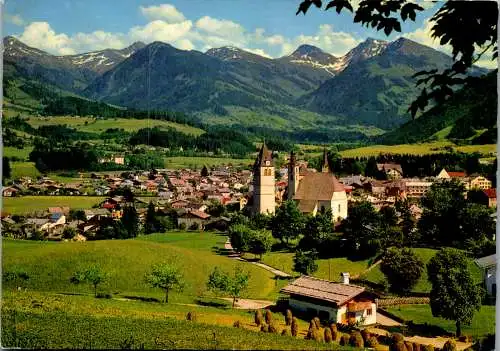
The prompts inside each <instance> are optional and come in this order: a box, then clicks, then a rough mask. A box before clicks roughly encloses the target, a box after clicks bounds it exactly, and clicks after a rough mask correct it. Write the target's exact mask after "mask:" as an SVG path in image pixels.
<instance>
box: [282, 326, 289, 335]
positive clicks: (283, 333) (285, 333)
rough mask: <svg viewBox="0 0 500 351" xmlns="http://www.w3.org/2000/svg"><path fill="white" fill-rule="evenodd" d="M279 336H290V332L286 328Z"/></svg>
mask: <svg viewBox="0 0 500 351" xmlns="http://www.w3.org/2000/svg"><path fill="white" fill-rule="evenodd" d="M281 335H283V336H290V335H291V334H290V330H289V329H288V328H285V329H283V331H282V332H281Z"/></svg>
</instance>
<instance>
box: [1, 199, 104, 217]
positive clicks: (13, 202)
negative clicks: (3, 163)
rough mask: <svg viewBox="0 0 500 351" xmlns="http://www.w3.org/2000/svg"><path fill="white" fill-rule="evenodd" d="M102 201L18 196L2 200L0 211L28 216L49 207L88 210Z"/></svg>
mask: <svg viewBox="0 0 500 351" xmlns="http://www.w3.org/2000/svg"><path fill="white" fill-rule="evenodd" d="M103 200H104V197H101V196H20V197H4V198H2V211H3V212H7V213H11V214H18V215H21V214H28V213H31V212H37V211H43V210H46V209H47V208H49V207H57V206H67V207H70V208H74V209H88V208H91V207H92V206H93V205H96V204H98V203H100V202H102V201H103Z"/></svg>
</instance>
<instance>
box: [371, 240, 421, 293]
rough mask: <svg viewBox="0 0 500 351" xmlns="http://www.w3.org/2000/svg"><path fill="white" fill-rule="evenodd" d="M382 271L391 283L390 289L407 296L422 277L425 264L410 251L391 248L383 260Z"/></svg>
mask: <svg viewBox="0 0 500 351" xmlns="http://www.w3.org/2000/svg"><path fill="white" fill-rule="evenodd" d="M380 270H381V271H382V273H384V275H385V276H386V278H387V281H388V282H389V289H390V291H392V292H395V293H397V294H400V295H407V294H408V293H410V292H411V290H412V289H413V288H414V287H415V285H416V284H417V282H418V280H419V279H420V277H421V276H422V272H423V270H424V263H423V262H422V260H421V259H420V258H418V256H417V255H415V253H414V252H413V251H412V250H410V249H396V248H390V249H389V250H388V251H387V252H386V253H385V255H384V257H383V258H382V263H381V264H380Z"/></svg>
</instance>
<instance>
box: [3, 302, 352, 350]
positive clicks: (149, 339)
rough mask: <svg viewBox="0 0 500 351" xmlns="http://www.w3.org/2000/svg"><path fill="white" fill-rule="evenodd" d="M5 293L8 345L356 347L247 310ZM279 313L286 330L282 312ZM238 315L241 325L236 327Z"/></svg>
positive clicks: (310, 348) (164, 347)
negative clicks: (262, 322)
mask: <svg viewBox="0 0 500 351" xmlns="http://www.w3.org/2000/svg"><path fill="white" fill-rule="evenodd" d="M4 299H5V300H4V304H2V344H3V346H7V347H15V346H17V347H23V348H79V349H91V348H94V349H120V348H121V349H123V348H127V349H139V348H141V347H142V348H145V349H206V350H207V349H280V350H287V349H300V350H317V349H329V350H332V349H346V350H347V349H352V348H348V347H339V346H338V344H337V345H336V346H334V345H331V344H330V345H329V344H325V343H317V342H315V341H309V340H304V338H303V335H302V334H303V333H305V330H304V328H305V327H306V324H305V323H303V325H302V327H303V328H301V329H302V330H301V334H299V337H298V338H293V337H287V336H280V335H279V334H268V333H257V332H251V331H250V330H253V331H256V329H257V327H256V326H255V324H253V322H252V319H253V318H252V315H251V314H250V313H248V312H244V311H234V310H223V309H220V308H217V309H216V308H213V307H193V306H179V305H173V304H169V305H165V304H161V303H155V302H138V301H116V300H103V299H95V298H92V297H89V296H64V295H56V294H43V295H42V294H37V293H30V292H28V293H25V292H7V293H6V294H4ZM62 311H64V312H62ZM187 311H193V312H195V313H196V315H197V318H198V320H197V323H193V322H188V321H186V320H185V315H186V313H187ZM275 318H276V319H277V320H278V318H279V327H278V328H279V330H280V331H281V330H282V329H283V328H284V323H283V318H282V316H278V315H276V314H275ZM236 320H238V321H240V322H241V324H242V328H233V327H232V324H233V323H234V322H235V321H236ZM127 340H128V343H127V342H126V341H127Z"/></svg>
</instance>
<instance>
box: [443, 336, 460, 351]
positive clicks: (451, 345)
mask: <svg viewBox="0 0 500 351" xmlns="http://www.w3.org/2000/svg"><path fill="white" fill-rule="evenodd" d="M456 350H457V343H456V342H455V340H452V339H449V340H448V341H447V342H446V343H445V344H444V346H443V350H442V351H456Z"/></svg>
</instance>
